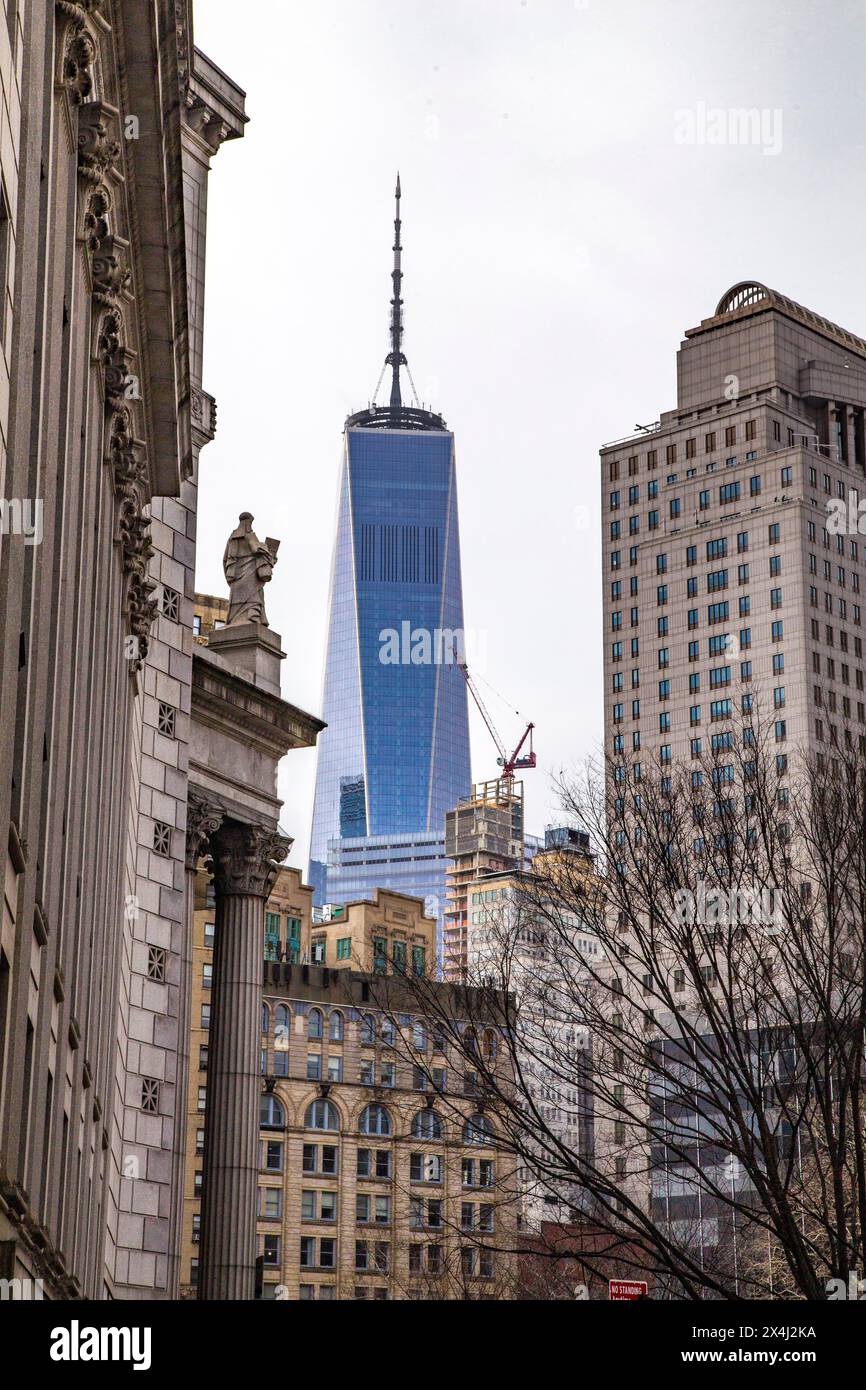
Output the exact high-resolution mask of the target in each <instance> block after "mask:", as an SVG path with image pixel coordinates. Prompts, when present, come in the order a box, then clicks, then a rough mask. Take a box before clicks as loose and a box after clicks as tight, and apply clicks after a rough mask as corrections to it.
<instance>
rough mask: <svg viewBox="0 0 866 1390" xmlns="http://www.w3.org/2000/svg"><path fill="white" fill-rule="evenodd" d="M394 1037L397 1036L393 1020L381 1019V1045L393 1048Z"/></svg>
mask: <svg viewBox="0 0 866 1390" xmlns="http://www.w3.org/2000/svg"><path fill="white" fill-rule="evenodd" d="M396 1036H397V1032H396V1029H395V1028H394V1022H393V1019H390V1018H383V1019H382V1041H383V1043H385V1045H386V1046H387V1047H393V1046H394V1040H395V1038H396Z"/></svg>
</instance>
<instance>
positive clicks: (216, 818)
mask: <svg viewBox="0 0 866 1390" xmlns="http://www.w3.org/2000/svg"><path fill="white" fill-rule="evenodd" d="M224 815H225V812H224V811H223V809H222V807H221V806H213V805H211V804H210V803H209V802H207V801H204V800H202V798H201V797H200V796H197V795H196V794H195V793H194V792H192V791H191V792H190V793H189V795H188V797H187V804H186V878H185V884H184V913H183V937H182V944H181V953H180V975H179V978H178V1006H177V1013H178V1019H177V1030H178V1036H177V1073H176V1086H175V1116H174V1144H173V1146H172V1156H171V1169H172V1193H173V1205H172V1213H171V1234H170V1238H169V1282H168V1287H169V1295H170V1297H171V1298H178V1297H179V1296H180V1282H181V1267H180V1262H181V1250H182V1248H183V1213H184V1195H185V1194H184V1180H185V1163H186V1155H187V1138H188V1130H189V1115H188V1113H187V1107H188V1105H189V1029H190V998H191V993H192V950H193V931H194V926H195V875H196V869H197V867H198V862H199V860H200V858H201V856H202V855H203V854H204V853H205V851H206V849H207V846H208V841H209V839H210V836H211V835H213V834H214V832H215V831H216V830H218V829H219V826H220V824H221V822H222V819H223V816H224Z"/></svg>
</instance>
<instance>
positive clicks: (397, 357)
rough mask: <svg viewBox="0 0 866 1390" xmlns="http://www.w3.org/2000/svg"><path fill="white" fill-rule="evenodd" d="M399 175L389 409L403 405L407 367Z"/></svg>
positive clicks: (386, 362) (392, 273) (388, 363)
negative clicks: (402, 386) (402, 372)
mask: <svg viewBox="0 0 866 1390" xmlns="http://www.w3.org/2000/svg"><path fill="white" fill-rule="evenodd" d="M400 197H401V193H400V174H399V171H398V173H397V187H396V189H395V191H394V198H395V203H396V210H395V215H394V269H393V270H392V272H391V281H392V284H393V287H394V291H393V297H392V299H391V351H390V352H389V353H388V356H387V357H386V358H385V365H386V366H388V367H390V368H391V408H392V409H399V408H400V406H402V404H403V399H402V396H401V394H400V368H401V367H405V366H406V365H407V362H406V358H405V356H404V353H403V296H402V289H403V266H402V256H403V245H402V242H401V239H400V232H401V227H402V223H401V221H400Z"/></svg>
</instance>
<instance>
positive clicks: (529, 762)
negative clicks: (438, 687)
mask: <svg viewBox="0 0 866 1390" xmlns="http://www.w3.org/2000/svg"><path fill="white" fill-rule="evenodd" d="M457 665H458V666H459V667H460V670H461V671H462V672H463V679H464V680H465V682H466V688H467V690H468V691H469V694H470V695H471V696H472V698H473V700H474V701H475V704H476V705H477V707H478V712H479V714H480V715H481V718H482V719H483V720H484V723H485V724H486V725H487V731H488V733H489V734H490V737H491V738H492V739H493V742H494V743H495V744H496V750H497V752H498V753H499V757H498V758H497V762H498V764H499V766H500V767H501V768H502V776H503V777H505V778H508V780H509V781H511V780H512V779H513V777H514V773H515V769H517V768H525V767H535V753H534V752H533V750H532V731H533V729H534V728H535V725H534V724H532V723H530V724H527V726H526V728H525V729H524V731H523V735H522V737H521V739H520V742H519V743H518V745H517V747H516V748H515V749H514V751H513V753H511V754H509V753H507V752H506V749H505V744H504V743H503V741H502V737H501V735H500V734H499V732H498V730H497V728H496V725H495V724H494V723H493V720H492V719H491V717H490V714H489V712H488V710H487V707H486V705H485V704H484V701H483V700H482V698H481V696H480V695H479V693H478V689H477V687H476V685H475V682H474V680H473V679H472V677H471V675H470V674H469V667H468V666H467V665H466V662H465V661H459V660H458V662H457ZM527 739H529V751H528V752H527V753H524V754H523V756H522V757H521V756H520V750H521V748H522V747H523V745H524V744H525V742H526V740H527Z"/></svg>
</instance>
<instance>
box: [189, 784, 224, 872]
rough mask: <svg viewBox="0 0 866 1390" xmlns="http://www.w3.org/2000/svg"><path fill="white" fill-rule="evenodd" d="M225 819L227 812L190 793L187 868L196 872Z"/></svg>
mask: <svg viewBox="0 0 866 1390" xmlns="http://www.w3.org/2000/svg"><path fill="white" fill-rule="evenodd" d="M224 819H225V811H224V810H223V808H222V807H221V806H216V805H215V804H214V803H213V802H210V801H205V800H204V798H203V797H201V796H197V795H196V793H195V792H190V793H189V796H188V798H187V804H186V867H187V869H190V870H194V869H195V867H196V864H197V863H198V860H199V858H200V857H201V855H202V854H204V852H205V848H206V846H207V843H208V841H209V840H210V838H211V836H212V835H214V834H216V832H217V830H219V828H220V826H221V825H222V822H223V820H224Z"/></svg>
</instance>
